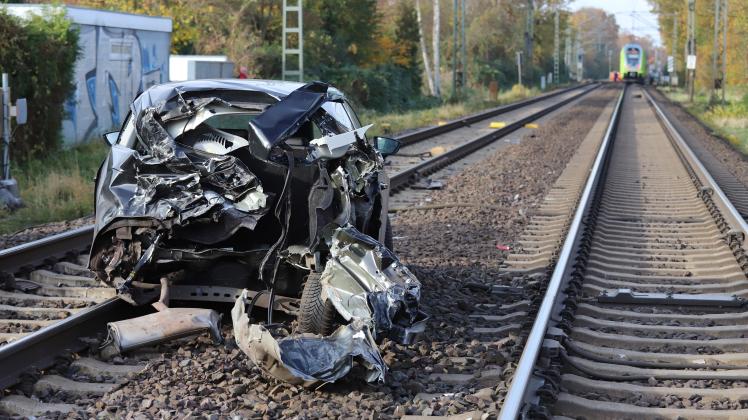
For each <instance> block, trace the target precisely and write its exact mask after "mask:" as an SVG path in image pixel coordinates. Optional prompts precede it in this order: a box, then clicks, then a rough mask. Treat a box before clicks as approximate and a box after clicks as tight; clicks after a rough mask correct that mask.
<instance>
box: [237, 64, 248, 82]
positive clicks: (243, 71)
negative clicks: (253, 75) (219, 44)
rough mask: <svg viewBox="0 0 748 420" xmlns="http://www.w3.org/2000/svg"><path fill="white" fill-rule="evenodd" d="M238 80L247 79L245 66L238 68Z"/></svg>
mask: <svg viewBox="0 0 748 420" xmlns="http://www.w3.org/2000/svg"><path fill="white" fill-rule="evenodd" d="M239 78H240V79H248V78H249V77H247V67H246V66H241V67H239Z"/></svg>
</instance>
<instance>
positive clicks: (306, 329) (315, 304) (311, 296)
mask: <svg viewBox="0 0 748 420" xmlns="http://www.w3.org/2000/svg"><path fill="white" fill-rule="evenodd" d="M321 279H322V274H321V273H316V272H311V273H310V274H309V275H308V276H307V278H306V283H305V284H304V290H303V291H302V292H301V301H300V302H299V306H300V308H299V317H298V321H299V326H298V332H300V333H312V334H320V335H330V334H332V333H333V331H335V329H336V328H337V327H338V326H339V325H340V318H341V317H340V315H338V311H337V309H335V306H334V305H333V304H332V302H330V301H329V300H322V284H321V283H320V280H321Z"/></svg>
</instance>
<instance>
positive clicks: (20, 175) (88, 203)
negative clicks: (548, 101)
mask: <svg viewBox="0 0 748 420" xmlns="http://www.w3.org/2000/svg"><path fill="white" fill-rule="evenodd" d="M538 93H539V91H538V90H537V89H528V88H525V87H522V86H514V87H513V88H512V89H511V90H509V91H506V92H503V93H501V94H500V95H499V96H498V98H497V100H496V101H491V100H487V98H486V96H487V93H485V94H484V93H480V94H477V93H473V94H472V95H471V96H470V97H468V98H467V99H465V100H463V101H462V102H456V103H448V104H444V105H441V106H437V107H433V108H429V109H422V110H414V111H410V112H402V113H396V114H395V113H393V114H380V113H376V112H373V111H367V110H363V112H361V113H360V116H361V120H362V121H363V122H364V123H365V124H369V123H372V122H373V123H375V126H374V127H373V128H372V131H371V132H370V134H374V135H377V134H390V133H398V132H401V131H404V130H407V129H414V128H420V127H425V126H431V125H436V124H438V122H439V121H447V120H451V119H455V118H457V117H460V116H463V115H466V114H470V113H474V112H477V111H480V110H482V109H486V108H490V107H495V106H498V105H502V104H505V103H509V102H514V101H518V100H521V99H524V98H528V97H531V96H534V95H537V94H538ZM106 153H107V148H106V146H104V144H103V142H99V141H93V142H90V143H87V144H83V145H79V146H76V147H73V148H70V149H65V150H61V151H56V152H54V153H51V154H50V155H49V156H46V157H44V158H41V159H37V160H33V161H29V162H23V163H19V164H14V166H13V167H12V175H13V177H14V178H16V180H17V181H18V186H19V189H20V190H21V198H22V199H23V202H24V204H25V207H23V208H21V209H19V210H17V211H15V212H13V213H9V212H7V211H3V210H0V234H9V233H14V232H17V231H19V230H22V229H25V228H28V227H31V226H36V225H40V224H45V223H50V222H59V221H65V220H71V219H75V218H78V217H82V216H87V215H90V214H92V213H93V205H94V203H93V185H94V184H93V178H94V177H95V176H96V171H97V170H98V168H99V165H100V164H101V162H102V160H103V159H104V157H105V156H106Z"/></svg>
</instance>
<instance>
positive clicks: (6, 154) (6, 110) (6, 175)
mask: <svg viewBox="0 0 748 420" xmlns="http://www.w3.org/2000/svg"><path fill="white" fill-rule="evenodd" d="M2 79H3V177H2V179H10V82H9V81H8V73H3V75H2Z"/></svg>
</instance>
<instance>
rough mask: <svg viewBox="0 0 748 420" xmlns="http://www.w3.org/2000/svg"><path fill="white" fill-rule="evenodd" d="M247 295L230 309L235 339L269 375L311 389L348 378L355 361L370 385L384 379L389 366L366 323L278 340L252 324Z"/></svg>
mask: <svg viewBox="0 0 748 420" xmlns="http://www.w3.org/2000/svg"><path fill="white" fill-rule="evenodd" d="M246 292H247V291H246V290H245V292H244V293H243V294H242V296H240V297H239V299H237V300H236V303H235V304H234V308H233V309H232V310H231V318H232V320H233V322H234V338H235V339H236V343H237V345H238V346H239V348H241V350H242V351H243V352H244V353H246V354H247V355H248V356H249V358H250V360H251V361H252V363H254V364H255V365H256V366H258V367H260V368H261V369H262V370H263V371H265V372H266V373H268V374H269V375H271V376H273V377H275V378H277V379H280V380H282V381H285V382H288V383H291V384H294V385H303V386H306V387H310V386H314V385H316V384H319V383H326V382H335V381H336V380H338V379H340V378H342V377H343V376H345V375H347V374H348V372H349V371H350V370H351V367H352V366H353V361H354V358H356V359H358V361H359V362H360V363H361V364H362V365H363V366H364V367H365V368H366V372H367V373H366V380H367V381H368V382H373V381H382V380H384V375H385V372H386V371H387V366H386V365H385V363H384V360H383V359H382V356H381V355H380V354H379V350H378V349H377V346H376V343H375V342H374V338H373V337H372V336H371V334H370V333H369V330H368V327H367V325H366V324H365V323H364V322H362V321H355V322H352V323H350V324H348V325H343V326H340V327H339V328H338V329H337V330H336V331H335V332H334V333H332V334H331V335H329V336H327V337H322V336H318V335H314V334H298V335H288V336H286V337H282V338H276V337H275V336H273V334H272V333H271V332H270V331H269V330H268V329H267V328H266V327H265V326H263V325H260V324H250V320H249V316H248V315H247V313H246V306H247V303H248V299H247V293H246Z"/></svg>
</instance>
